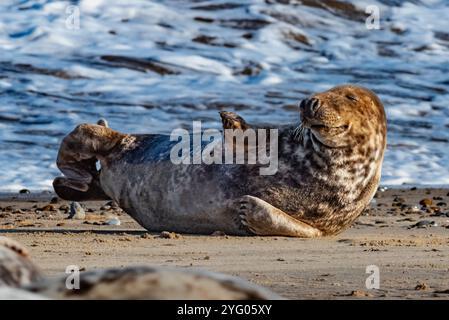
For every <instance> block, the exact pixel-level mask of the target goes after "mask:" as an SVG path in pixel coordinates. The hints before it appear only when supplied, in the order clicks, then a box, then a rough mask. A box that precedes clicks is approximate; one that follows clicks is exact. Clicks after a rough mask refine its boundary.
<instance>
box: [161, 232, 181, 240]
mask: <svg viewBox="0 0 449 320" xmlns="http://www.w3.org/2000/svg"><path fill="white" fill-rule="evenodd" d="M159 237H160V238H163V239H178V238H180V237H181V236H180V235H179V234H177V233H174V232H168V231H162V232H161V233H160V234H159Z"/></svg>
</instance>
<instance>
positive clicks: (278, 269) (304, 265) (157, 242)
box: [0, 188, 449, 299]
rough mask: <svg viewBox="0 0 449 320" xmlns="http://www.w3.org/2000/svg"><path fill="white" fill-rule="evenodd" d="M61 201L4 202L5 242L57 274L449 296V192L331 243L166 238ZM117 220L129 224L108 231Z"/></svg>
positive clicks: (432, 194) (97, 207) (386, 197)
mask: <svg viewBox="0 0 449 320" xmlns="http://www.w3.org/2000/svg"><path fill="white" fill-rule="evenodd" d="M52 197H53V195H51V194H38V195H37V194H34V193H32V194H25V195H19V194H15V195H2V196H0V235H3V236H8V237H11V238H13V239H15V240H18V241H20V242H22V243H23V244H25V245H26V246H27V247H28V248H29V249H30V252H31V256H32V258H33V260H34V261H35V262H36V263H37V264H38V265H39V266H40V267H41V268H42V270H43V272H44V273H45V274H47V275H48V276H55V275H60V274H63V273H64V271H65V268H66V267H67V266H68V265H78V266H80V267H81V268H82V270H84V269H85V270H93V269H99V268H105V267H124V266H129V265H165V266H178V267H186V268H192V267H193V268H204V269H208V270H212V271H218V272H223V273H227V274H231V275H235V276H240V277H243V278H245V279H247V280H249V281H250V282H253V283H257V284H260V285H262V286H265V287H268V288H270V289H271V290H273V291H275V292H276V293H278V294H280V295H282V296H284V297H286V298H290V299H317V298H319V299H354V298H357V299H360V298H361V299H377V298H380V299H385V298H386V299H390V298H394V299H396V298H401V299H408V298H423V299H447V298H449V206H448V204H449V189H420V188H419V189H417V190H411V189H410V188H407V189H389V190H386V191H384V192H380V191H379V192H378V193H377V196H376V198H375V200H374V201H373V202H372V204H371V206H370V208H368V209H367V210H365V212H364V214H363V215H362V216H361V217H360V218H359V219H358V220H357V221H356V223H355V224H354V225H353V226H352V227H351V228H350V229H348V230H346V231H345V232H343V233H341V234H339V235H337V236H334V237H329V238H323V239H295V238H284V237H233V236H227V235H219V236H199V235H184V234H183V235H175V234H172V235H171V236H170V237H167V238H164V237H161V236H160V234H157V233H148V232H146V231H145V230H144V229H142V228H141V227H140V226H139V225H138V224H137V223H135V222H134V221H133V220H132V219H131V218H130V217H129V216H128V215H126V214H125V213H124V212H122V211H121V210H120V209H115V208H109V207H108V206H106V207H105V206H104V205H105V204H106V202H88V203H85V207H86V214H87V216H86V219H84V220H74V219H68V211H67V209H68V205H69V202H66V201H62V200H59V201H57V203H53V204H50V199H51V198H52ZM423 199H427V200H425V201H424V202H422V201H421V200H423ZM54 201H55V200H54ZM420 201H421V202H422V203H427V206H423V205H421V204H419V203H420ZM430 202H431V203H430ZM114 216H115V217H118V218H119V219H120V221H121V225H120V226H112V225H106V224H104V222H105V221H107V220H110V219H111V218H112V217H114ZM422 221H424V222H422ZM416 224H420V225H419V226H416ZM168 231H170V230H168ZM368 265H376V266H378V267H379V270H380V289H370V290H369V289H367V288H366V286H365V281H366V278H367V277H368V276H369V274H367V273H366V267H367V266H368Z"/></svg>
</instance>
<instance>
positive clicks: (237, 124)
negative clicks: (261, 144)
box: [220, 111, 250, 131]
mask: <svg viewBox="0 0 449 320" xmlns="http://www.w3.org/2000/svg"><path fill="white" fill-rule="evenodd" d="M220 117H221V122H222V123H223V129H241V130H243V131H245V130H246V129H249V128H250V125H249V124H247V123H246V121H245V120H244V119H243V118H242V117H241V116H239V115H238V114H236V113H234V112H229V111H221V112H220Z"/></svg>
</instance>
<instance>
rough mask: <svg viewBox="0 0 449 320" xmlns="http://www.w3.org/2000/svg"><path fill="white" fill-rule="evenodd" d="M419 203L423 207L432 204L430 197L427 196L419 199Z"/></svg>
mask: <svg viewBox="0 0 449 320" xmlns="http://www.w3.org/2000/svg"><path fill="white" fill-rule="evenodd" d="M419 204H420V205H422V206H424V207H430V206H431V205H432V199H429V198H425V199H422V200H421V201H419Z"/></svg>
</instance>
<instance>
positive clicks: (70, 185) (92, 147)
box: [53, 119, 127, 201]
mask: <svg viewBox="0 0 449 320" xmlns="http://www.w3.org/2000/svg"><path fill="white" fill-rule="evenodd" d="M99 123H100V124H81V125H79V126H77V127H76V128H75V130H73V131H72V132H71V133H69V134H68V135H67V136H66V137H65V138H64V139H63V140H62V143H61V147H60V148H59V152H58V158H57V160H56V165H57V166H58V168H59V170H61V172H62V173H63V174H64V177H58V178H56V179H55V180H54V181H53V187H54V189H55V191H56V193H57V194H58V196H60V197H61V198H63V199H66V200H73V201H83V200H108V199H109V197H108V196H107V195H106V194H105V193H104V191H103V189H102V187H101V183H100V179H99V175H100V171H99V170H98V169H97V167H96V165H97V162H98V161H100V162H101V166H102V167H103V166H107V162H108V161H110V160H111V155H113V154H114V152H113V151H112V150H113V149H114V148H115V147H116V146H118V145H119V144H120V143H121V142H122V141H123V139H124V138H126V137H127V135H125V134H122V133H120V132H117V131H114V130H112V129H110V128H108V127H107V122H106V120H104V119H103V120H100V121H99Z"/></svg>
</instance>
